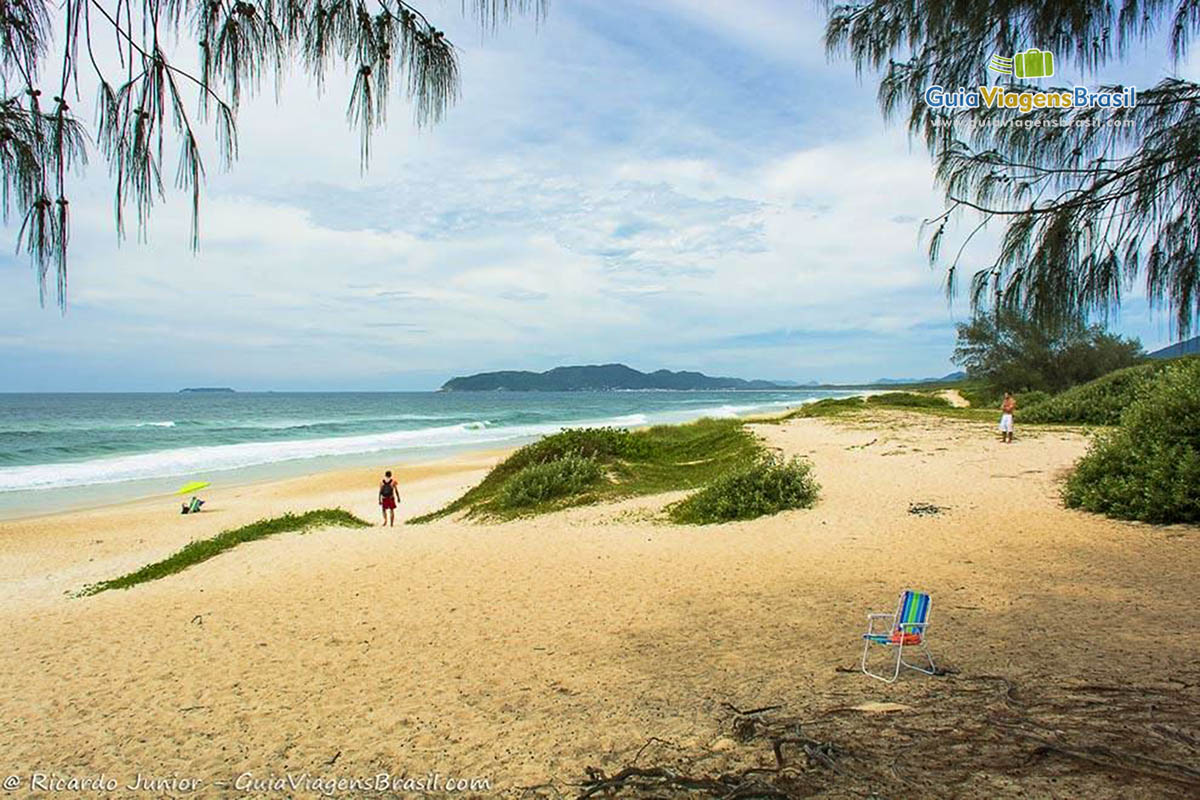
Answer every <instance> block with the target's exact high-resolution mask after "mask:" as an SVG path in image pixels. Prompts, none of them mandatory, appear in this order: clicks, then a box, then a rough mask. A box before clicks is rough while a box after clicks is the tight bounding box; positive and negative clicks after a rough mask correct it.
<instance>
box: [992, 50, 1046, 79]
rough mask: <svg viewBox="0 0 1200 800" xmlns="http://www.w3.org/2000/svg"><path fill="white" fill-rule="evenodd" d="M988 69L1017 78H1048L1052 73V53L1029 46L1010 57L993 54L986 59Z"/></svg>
mask: <svg viewBox="0 0 1200 800" xmlns="http://www.w3.org/2000/svg"><path fill="white" fill-rule="evenodd" d="M988 69H990V70H991V71H992V72H999V73H1000V74H1001V75H1013V76H1015V77H1017V78H1049V77H1051V76H1052V75H1054V54H1053V53H1051V52H1049V51H1048V50H1038V49H1037V48H1036V47H1031V48H1029V49H1028V50H1026V51H1025V52H1024V53H1017V54H1016V55H1014V56H1013V57H1012V58H1007V57H1005V56H999V55H995V56H992V58H991V60H989V61H988Z"/></svg>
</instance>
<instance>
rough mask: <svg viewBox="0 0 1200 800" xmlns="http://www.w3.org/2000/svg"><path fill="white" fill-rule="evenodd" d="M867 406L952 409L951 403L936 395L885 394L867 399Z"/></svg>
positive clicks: (912, 393)
mask: <svg viewBox="0 0 1200 800" xmlns="http://www.w3.org/2000/svg"><path fill="white" fill-rule="evenodd" d="M867 405H872V406H889V407H892V408H950V407H951V406H950V401H949V400H947V399H946V398H944V397H941V396H939V395H936V394H916V393H915V392H884V393H883V394H873V395H871V396H870V397H868V398H867Z"/></svg>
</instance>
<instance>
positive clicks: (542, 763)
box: [0, 411, 1200, 797]
mask: <svg viewBox="0 0 1200 800" xmlns="http://www.w3.org/2000/svg"><path fill="white" fill-rule="evenodd" d="M993 427H994V426H993V425H991V424H985V423H976V422H968V421H963V420H955V419H948V418H944V417H938V416H933V415H924V414H917V413H906V412H901V411H872V412H870V413H868V414H862V415H858V416H854V417H848V418H845V419H837V420H819V419H802V420H794V421H791V422H788V423H786V424H782V425H771V424H763V425H756V426H754V429H755V431H756V432H757V433H758V434H759V435H761V436H762V437H763V438H764V439H765V441H766V443H767V444H768V445H769V446H770V447H773V448H777V449H779V450H780V451H782V452H783V453H784V454H787V455H792V454H796V455H803V456H805V457H807V458H809V459H811V461H812V462H813V465H814V471H815V475H816V477H817V480H818V481H819V482H820V484H821V486H822V491H821V498H820V501H819V502H818V504H817V505H816V507H815V508H813V509H810V510H804V511H795V512H788V513H784V514H780V515H778V516H775V517H771V518H767V519H762V520H757V521H753V522H745V523H734V524H727V525H720V526H711V527H705V528H690V527H675V526H670V525H667V524H664V523H663V522H662V519H661V514H660V512H661V509H662V507H663V506H664V505H666V504H667V503H668V502H671V501H673V500H675V499H678V497H679V495H669V496H657V497H650V498H640V499H636V500H630V501H625V502H622V503H618V504H614V505H604V506H593V507H586V508H580V509H575V510H570V511H566V512H561V513H557V514H552V515H548V516H544V517H538V518H534V519H528V520H518V521H514V522H509V523H505V524H494V525H480V524H474V523H469V522H465V521H462V520H458V519H446V520H442V521H438V522H435V523H432V524H429V525H422V526H411V527H410V526H398V527H396V528H394V529H381V528H378V527H375V528H372V529H364V530H336V529H335V530H319V531H312V532H309V533H306V534H286V535H281V536H278V537H275V538H271V539H267V540H263V541H258V542H253V543H249V544H244V545H241V546H239V547H237V548H236V549H234V550H233V551H231V552H228V553H225V554H223V555H221V556H219V557H217V558H215V559H213V560H211V561H208V562H206V563H203V564H201V565H198V566H196V567H193V568H191V569H188V570H186V571H184V572H182V573H180V574H177V575H173V576H170V577H167V578H164V579H162V580H158V581H154V582H151V583H148V584H144V585H141V586H138V587H135V588H133V589H130V590H124V591H111V592H105V593H102V594H99V595H96V596H92V597H82V598H77V597H74V596H72V593H73V592H75V591H76V590H78V589H80V588H81V587H83V586H84V585H86V584H88V583H92V582H95V581H98V580H101V579H104V578H110V577H115V576H117V575H120V574H123V573H125V572H128V571H130V570H132V569H135V568H137V567H139V566H141V565H143V564H146V563H149V562H152V561H154V560H157V559H159V558H162V557H164V556H166V555H168V554H170V553H171V552H173V551H175V550H177V549H178V548H179V547H181V546H182V545H183V544H185V543H186V542H188V541H189V540H192V539H195V538H200V537H207V536H211V535H213V534H215V533H217V532H218V531H220V530H224V529H228V528H232V527H236V526H238V525H242V524H245V523H247V522H251V521H253V520H256V519H259V518H263V517H269V516H274V515H278V514H281V513H284V512H286V511H296V512H299V511H305V510H308V509H312V508H322V507H332V506H340V507H342V508H345V509H348V510H350V511H352V512H354V513H356V514H358V515H360V516H362V517H363V518H364V519H367V520H370V521H372V522H376V523H377V522H378V512H377V507H376V505H375V495H374V492H375V485H376V481H377V476H378V470H375V469H356V470H347V471H340V472H333V473H326V474H320V475H314V476H310V477H306V478H301V479H293V480H287V481H280V482H275V483H267V484H259V485H254V486H247V487H242V488H240V489H235V490H227V491H214V492H213V493H212V494H211V496H210V503H209V506H208V507H206V510H205V511H204V513H202V514H200V515H197V516H195V517H180V516H179V515H178V514H177V513H176V508H175V507H174V505H173V501H171V500H170V499H168V500H165V501H164V500H155V501H141V502H138V503H131V504H126V505H120V506H113V507H109V508H104V509H99V510H95V511H88V512H78V513H70V514H62V515H53V516H45V517H38V518H31V519H25V520H16V521H10V522H3V523H0V575H3V580H2V582H0V595H2V603H0V618H2V623H0V625H2V628H0V629H2V630H4V632H5V644H6V647H7V651H8V652H7V654H6V657H5V658H4V659H3V660H2V661H0V717H2V718H3V719H4V720H5V724H4V725H3V726H2V728H0V754H2V755H3V759H2V761H3V764H2V765H0V766H2V767H3V768H4V769H6V770H8V771H9V772H11V773H14V774H17V775H27V774H28V773H31V772H33V771H35V770H37V771H41V772H47V773H50V772H53V773H57V774H59V775H61V776H85V775H98V774H101V773H102V774H104V775H105V776H111V777H114V778H116V779H118V780H120V781H122V782H123V783H124V782H128V781H131V780H133V779H134V776H135V775H136V774H137V773H142V774H143V775H145V776H172V775H174V776H178V777H183V778H192V779H196V780H198V781H199V782H200V788H199V789H198V790H195V791H192V792H190V793H189V792H180V791H173V792H168V791H164V792H161V793H160V794H162V795H170V796H247V795H256V794H260V795H262V796H278V795H276V794H273V793H272V792H270V791H266V790H261V791H255V790H253V789H251V790H245V788H244V786H241V787H239V786H235V783H236V781H237V778H238V776H240V775H244V774H246V773H250V774H252V775H253V776H254V777H255V778H263V779H266V778H271V777H272V776H276V777H281V776H285V775H288V774H301V773H307V774H309V775H323V776H353V775H375V774H377V773H380V772H387V773H390V774H393V775H396V774H407V775H410V776H424V775H427V774H428V773H437V774H439V775H440V776H443V777H445V776H455V777H467V778H482V779H486V780H487V781H489V782H490V788H489V789H488V790H486V791H479V792H477V794H480V795H488V796H490V795H496V794H502V795H506V796H513V797H516V796H521V795H522V793H523V790H524V789H525V787H531V786H540V785H545V784H548V783H553V784H554V786H555V787H556V788H557V790H559V791H562V792H563V793H564V794H567V795H570V794H571V789H570V785H571V784H572V783H574V782H577V781H578V780H579V779H580V778H581V777H582V776H583V775H584V771H585V769H586V768H587V767H589V766H591V767H598V768H600V769H603V770H607V771H610V772H611V771H614V770H616V769H618V768H620V767H621V766H622V765H623V764H627V763H630V762H631V761H632V759H633V758H634V757H635V755H637V754H638V751H639V749H640V748H642V746H643V745H644V744H646V743H647V742H648V740H651V739H652V737H657V739H658V740H662V742H668V743H670V745H669V748H667V749H668V750H670V751H671V752H669V753H665V754H660V755H661V757H662V758H667V757H671V758H674V757H675V756H676V755H677V752H683V753H707V754H709V755H713V754H723V755H720V757H721V758H726V759H728V760H729V762H730V763H745V761H746V760H747V759H751V760H753V759H755V758H758V757H760V756H761V753H762V751H761V750H760V751H755V752H757V753H758V755H755V754H753V753H752V752H751V751H749V750H744V749H739V748H740V746H735V743H734V742H733V741H732V740H731V739H730V738H729V732H728V728H727V722H728V711H727V708H728V706H726V705H725V704H729V705H730V706H733V707H736V708H740V709H747V708H756V707H760V706H767V705H781V706H784V707H785V708H786V709H788V710H791V711H794V712H796V713H806V712H811V713H814V714H815V713H819V712H821V711H822V710H827V709H831V708H844V707H847V706H851V705H854V704H857V703H862V702H866V701H896V702H900V703H903V704H905V705H907V706H909V707H910V708H911V709H913V713H914V714H920V713H923V712H929V713H932V714H933V715H934V716H936V714H937V712H938V710H939V708H942V707H943V706H942V705H941V704H942V703H943V700H942V699H939V698H944V697H945V696H947V694H948V693H953V691H954V689H953V687H954V686H955V685H960V686H966V685H967V684H966V683H965V680H966V678H968V677H969V676H1001V677H1003V678H1004V679H1006V680H1008V681H1010V682H1011V683H1012V684H1013V685H1017V686H1021V687H1043V688H1045V687H1056V686H1065V685H1071V686H1075V685H1079V686H1082V685H1085V684H1095V685H1101V684H1103V685H1112V684H1115V685H1131V684H1146V685H1153V686H1162V685H1167V684H1169V685H1170V686H1172V687H1175V689H1177V690H1179V691H1190V692H1193V693H1194V692H1195V691H1196V690H1195V687H1196V685H1197V684H1200V664H1198V662H1197V658H1196V654H1197V653H1198V652H1200V626H1198V625H1197V624H1196V621H1195V618H1194V617H1195V615H1194V613H1193V612H1194V607H1195V601H1196V596H1197V594H1196V589H1195V586H1196V578H1195V576H1196V575H1197V573H1198V572H1200V530H1197V529H1196V528H1195V527H1188V526H1168V527H1155V526H1148V525H1141V524H1131V523H1123V522H1117V521H1113V520H1109V519H1105V518H1102V517H1098V516H1095V515H1090V514H1086V513H1081V512H1075V511H1070V510H1066V509H1064V508H1063V507H1062V505H1061V503H1060V502H1059V500H1058V481H1059V480H1060V478H1061V475H1062V473H1063V471H1064V470H1065V469H1067V468H1069V467H1070V465H1071V464H1072V463H1073V462H1074V460H1075V459H1077V458H1078V457H1079V456H1080V455H1081V454H1082V453H1083V452H1084V451H1085V449H1086V447H1087V438H1086V436H1085V435H1084V433H1083V432H1082V431H1078V430H1069V429H1058V428H1038V429H1033V428H1028V427H1027V428H1022V429H1020V430H1019V431H1018V436H1019V438H1018V440H1017V441H1016V442H1015V443H1014V444H1013V445H1009V446H1005V445H1002V444H1000V443H999V442H998V441H997V439H996V437H995V435H994V431H993ZM501 457H502V454H500V453H496V452H489V453H480V454H473V455H467V456H461V457H457V458H455V459H453V460H449V461H442V462H437V463H433V464H428V465H422V466H407V467H406V466H401V467H398V468H397V474H398V478H399V480H400V484H401V487H402V490H401V496H402V504H401V513H402V515H403V516H404V517H406V518H407V517H411V516H415V515H418V514H421V513H424V512H426V511H429V510H432V509H434V508H436V507H439V506H440V505H442V504H443V503H445V502H446V501H448V500H450V499H451V498H453V497H455V496H457V494H459V493H460V492H461V491H463V490H464V489H466V488H467V487H469V486H470V485H472V484H473V483H474V482H476V481H478V480H479V479H480V478H482V477H483V475H484V474H485V473H486V471H487V470H488V469H489V468H490V467H491V466H492V465H493V464H495V463H496V462H497V461H498V460H499V459H500V458H501ZM384 466H385V465H380V469H382V468H383V467H384ZM914 503H927V504H932V505H934V506H938V507H940V509H941V510H940V512H939V513H936V514H931V515H921V514H913V513H910V505H911V504H914ZM906 586H913V587H915V588H920V589H924V590H927V591H929V592H930V593H931V594H932V597H933V604H934V605H933V613H932V618H931V621H932V627H931V630H930V636H929V641H930V645H931V648H932V650H933V654H934V657H935V658H936V659H937V660H938V663H939V665H940V666H945V667H948V668H951V669H952V670H953V673H954V674H952V675H950V676H947V677H926V676H921V675H916V674H914V673H908V675H906V676H905V677H904V678H902V680H901V681H899V682H898V683H896V684H895V685H891V686H888V685H884V684H882V683H879V682H876V681H873V680H871V679H869V678H866V677H865V676H863V675H861V674H860V673H854V672H850V671H843V670H846V669H849V668H856V667H857V659H858V656H859V649H860V645H859V634H860V633H861V631H862V629H863V625H864V615H865V614H866V612H868V611H886V610H891V609H892V607H893V605H894V603H895V598H896V594H897V592H898V591H899V590H900V589H902V588H904V587H906ZM839 668H841V669H839ZM956 680H957V681H960V682H962V683H960V684H954V681H956ZM1172 682H1173V683H1172ZM948 687H949V688H948ZM1192 697H1193V698H1194V694H1193V695H1192ZM989 702H992V701H991V700H989ZM996 702H999V703H1000V704H1001V705H1003V698H1001V699H1000V700H997V701H996ZM980 707H981V708H982V704H981V706H980ZM904 713H905V712H901V713H900V714H896V715H889V716H890V717H898V716H902V715H903V714H904ZM956 713H957V712H956ZM962 713H966V712H962ZM817 732H819V727H817V728H814V729H813V733H817ZM1195 733H1196V732H1195V730H1194V729H1193V730H1192V732H1191V734H1187V735H1192V736H1194V735H1195ZM676 751H677V752H676ZM766 754H767V756H769V754H770V750H769V748H768V749H767V750H766ZM643 755H647V754H643ZM714 757H716V756H714ZM964 758H965V759H968V760H969V758H970V756H969V755H966V756H964ZM768 760H769V759H768ZM714 763H715V762H714ZM986 771H987V765H986V764H983V763H980V764H977V765H976V768H975V769H973V770H968V772H970V773H971V774H975V773H978V777H977V778H976V779H973V780H976V781H977V782H976V783H971V782H968V783H966V784H963V785H960V786H959V787H957V788H952V787H943V788H945V790H946V791H945V792H944V793H943V792H941V791H937V790H934V789H930V788H929V787H926V788H925V790H924V791H923V792H921V793H919V794H925V795H926V796H931V795H932V796H987V795H988V794H992V793H1005V791H1004V785H1003V784H1000V783H996V782H995V779H992V778H988V777H987V776H986V775H985V774H984V773H986ZM1061 777H1062V783H1060V784H1057V785H1056V786H1055V785H1051V784H1049V783H1044V782H1041V781H1042V778H1041V777H1039V778H1038V779H1037V780H1036V781H1035V780H1034V779H1032V778H1031V782H1030V783H1029V784H1027V785H1024V786H1023V787H1021V790H1020V791H1017V789H1016V788H1015V787H1013V786H1011V785H1010V786H1008V789H1010V790H1012V791H1013V793H1014V794H1023V795H1025V796H1073V795H1074V792H1077V791H1078V792H1087V793H1088V794H1090V795H1091V796H1112V797H1127V796H1154V794H1155V793H1157V790H1156V789H1155V787H1158V786H1159V785H1158V784H1154V785H1150V784H1142V783H1139V782H1138V781H1139V780H1140V778H1139V777H1138V776H1137V775H1132V776H1129V778H1128V782H1120V781H1114V780H1113V779H1112V778H1111V776H1108V777H1105V776H1101V775H1092V774H1074V773H1065V774H1063V775H1062V776H1061ZM1046 780H1048V779H1046ZM1072 781H1074V782H1072ZM243 783H244V781H243ZM1176 788H1179V790H1180V791H1181V792H1187V791H1188V790H1189V789H1188V787H1187V786H1186V785H1180V786H1177V787H1176ZM541 791H550V790H541ZM972 792H981V793H982V794H972ZM1145 792H1151V794H1150V795H1145V794H1143V793H1145ZM22 794H24V792H19V793H18V795H22ZM294 794H305V793H304V792H294ZM467 794H470V792H468V793H467ZM56 796H62V794H61V793H59V794H56ZM351 796H353V795H351ZM409 796H412V795H409ZM825 796H842V795H840V794H837V793H836V792H835V793H831V794H827V795H825ZM846 796H854V795H853V794H852V793H851V794H847V795H846ZM914 796H916V795H914ZM1158 796H1162V795H1161V794H1159V795H1158ZM1178 796H1186V794H1179V795H1178Z"/></svg>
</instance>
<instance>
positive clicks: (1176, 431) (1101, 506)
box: [1063, 360, 1200, 522]
mask: <svg viewBox="0 0 1200 800" xmlns="http://www.w3.org/2000/svg"><path fill="white" fill-rule="evenodd" d="M1063 498H1064V500H1065V501H1066V503H1067V505H1068V506H1071V507H1073V508H1083V509H1086V510H1088V511H1096V512H1100V513H1104V514H1108V515H1109V516H1113V517H1119V518H1121V519H1137V520H1143V521H1145V522H1200V360H1192V361H1190V362H1189V363H1177V364H1174V365H1172V366H1170V367H1169V368H1168V369H1167V370H1166V371H1165V372H1164V373H1162V374H1161V375H1160V377H1159V378H1158V379H1157V380H1155V381H1154V382H1153V384H1152V385H1151V386H1150V387H1149V388H1147V389H1145V390H1144V391H1142V392H1141V393H1140V395H1139V396H1138V398H1137V399H1136V400H1134V401H1133V402H1132V404H1131V405H1130V406H1129V409H1128V410H1127V411H1126V412H1125V414H1124V415H1123V416H1122V417H1121V427H1120V428H1118V429H1117V430H1115V431H1112V432H1110V433H1108V434H1106V435H1104V436H1102V437H1101V438H1099V439H1098V440H1097V441H1096V442H1095V443H1094V444H1093V445H1092V448H1091V449H1090V450H1089V451H1088V453H1087V455H1085V456H1084V457H1083V458H1082V459H1080V461H1079V463H1078V464H1077V465H1076V468H1075V471H1074V473H1072V475H1071V477H1070V478H1069V479H1068V480H1067V484H1066V487H1065V489H1064V491H1063Z"/></svg>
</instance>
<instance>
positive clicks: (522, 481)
mask: <svg viewBox="0 0 1200 800" xmlns="http://www.w3.org/2000/svg"><path fill="white" fill-rule="evenodd" d="M762 452H763V451H762V446H761V445H760V444H759V443H758V441H757V439H755V437H754V436H753V435H752V434H751V433H750V432H749V431H748V430H747V429H746V427H745V424H744V423H743V421H742V420H737V419H702V420H698V421H696V422H692V423H688V424H686V425H657V426H654V427H651V428H645V429H641V430H635V431H629V430H624V429H619V428H577V429H569V430H564V431H562V432H560V433H556V434H553V435H551V436H547V437H545V438H544V439H541V440H540V441H537V442H534V443H533V444H530V445H527V446H525V447H522V448H521V449H520V450H518V451H516V452H515V453H513V454H512V455H511V456H509V457H508V458H507V459H505V460H504V461H503V462H501V463H500V464H498V465H497V466H496V467H495V468H494V469H492V471H491V472H489V473H488V475H487V476H486V477H485V478H484V479H483V481H481V482H480V483H479V484H478V485H476V486H474V487H473V488H471V489H470V490H468V491H467V492H466V493H465V494H464V495H463V496H462V497H460V498H458V499H457V500H455V501H453V502H452V503H450V504H448V505H446V506H445V507H443V508H441V509H439V510H437V511H435V512H433V513H431V514H425V515H424V516H420V517H416V518H414V519H412V520H409V522H410V523H415V524H421V523H424V522H430V521H432V520H435V519H439V518H441V517H445V516H447V515H449V514H454V513H457V512H460V511H465V512H466V513H467V516H469V517H481V518H493V519H511V518H513V517H518V516H526V515H532V514H541V513H546V512H548V511H556V510H558V509H562V508H568V507H571V506H577V505H585V504H588V503H595V502H599V501H603V500H615V499H620V498H623V497H634V496H640V495H649V494H659V493H662V492H669V491H677V490H680V489H695V488H698V487H700V486H704V485H706V484H708V483H710V482H711V481H713V480H714V479H716V478H717V477H719V476H721V475H724V474H726V473H728V472H730V471H732V470H736V469H740V468H744V467H747V466H749V465H751V464H753V463H755V462H756V461H757V460H759V458H760V457H761V455H762Z"/></svg>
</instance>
